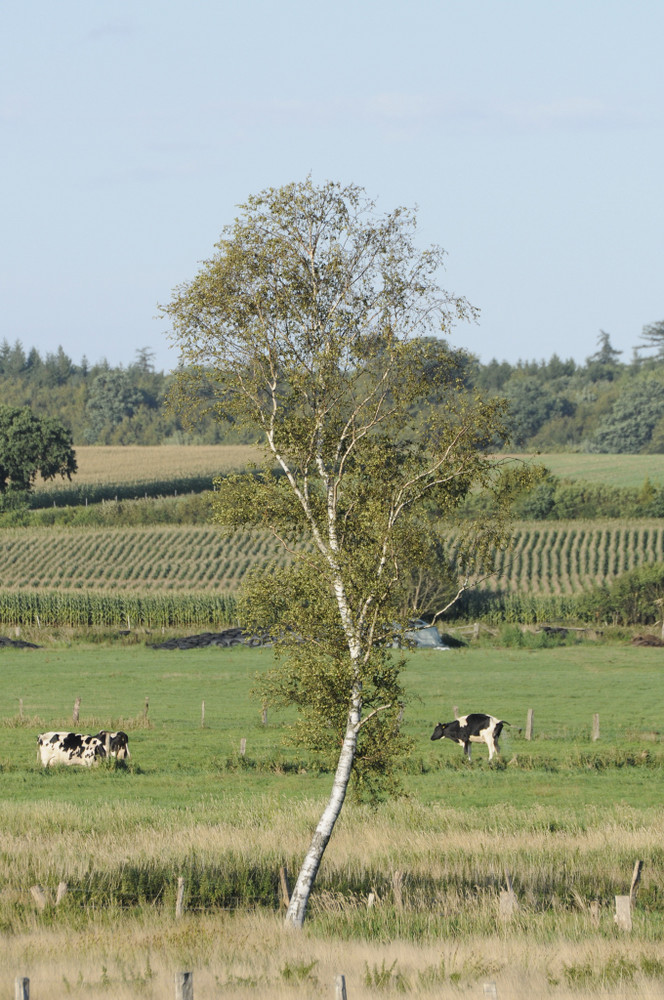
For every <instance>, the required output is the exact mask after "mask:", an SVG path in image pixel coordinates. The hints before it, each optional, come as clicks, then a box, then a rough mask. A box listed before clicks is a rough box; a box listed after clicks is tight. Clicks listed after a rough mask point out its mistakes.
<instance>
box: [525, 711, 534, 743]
mask: <svg viewBox="0 0 664 1000" xmlns="http://www.w3.org/2000/svg"><path fill="white" fill-rule="evenodd" d="M533 716H534V712H533V710H532V708H529V709H528V717H527V719H526V739H527V740H532V738H533Z"/></svg>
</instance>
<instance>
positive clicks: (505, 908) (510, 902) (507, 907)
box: [499, 868, 519, 920]
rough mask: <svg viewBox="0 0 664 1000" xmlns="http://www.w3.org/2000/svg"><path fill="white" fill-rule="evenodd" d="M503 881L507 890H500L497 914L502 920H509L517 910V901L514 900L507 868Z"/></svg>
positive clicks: (514, 894)
mask: <svg viewBox="0 0 664 1000" xmlns="http://www.w3.org/2000/svg"><path fill="white" fill-rule="evenodd" d="M505 881H506V883H507V890H505V889H501V890H500V897H499V913H500V916H501V917H502V919H503V920H511V918H512V917H513V916H514V914H515V913H516V911H517V910H518V909H519V901H518V899H517V898H516V893H515V892H514V886H513V885H512V876H511V875H510V873H509V871H508V870H507V868H506V869H505Z"/></svg>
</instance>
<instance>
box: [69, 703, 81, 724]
mask: <svg viewBox="0 0 664 1000" xmlns="http://www.w3.org/2000/svg"><path fill="white" fill-rule="evenodd" d="M80 709H81V699H80V698H77V699H76V701H75V702H74V711H73V712H72V713H71V717H72V721H73V723H74V725H75V726H76V725H77V724H78V713H79V712H80Z"/></svg>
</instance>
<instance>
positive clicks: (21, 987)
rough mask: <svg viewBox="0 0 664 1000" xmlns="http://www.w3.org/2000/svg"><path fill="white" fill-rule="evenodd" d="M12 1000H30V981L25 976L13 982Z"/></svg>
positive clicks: (18, 977)
mask: <svg viewBox="0 0 664 1000" xmlns="http://www.w3.org/2000/svg"><path fill="white" fill-rule="evenodd" d="M14 1000H30V980H29V979H28V978H27V977H26V976H17V977H16V979H15V980H14Z"/></svg>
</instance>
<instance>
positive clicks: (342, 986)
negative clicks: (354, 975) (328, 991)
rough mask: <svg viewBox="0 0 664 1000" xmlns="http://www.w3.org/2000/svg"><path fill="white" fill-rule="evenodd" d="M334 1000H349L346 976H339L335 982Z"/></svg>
mask: <svg viewBox="0 0 664 1000" xmlns="http://www.w3.org/2000/svg"><path fill="white" fill-rule="evenodd" d="M334 1000H347V998H346V977H345V976H337V978H336V979H335V980H334Z"/></svg>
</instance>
